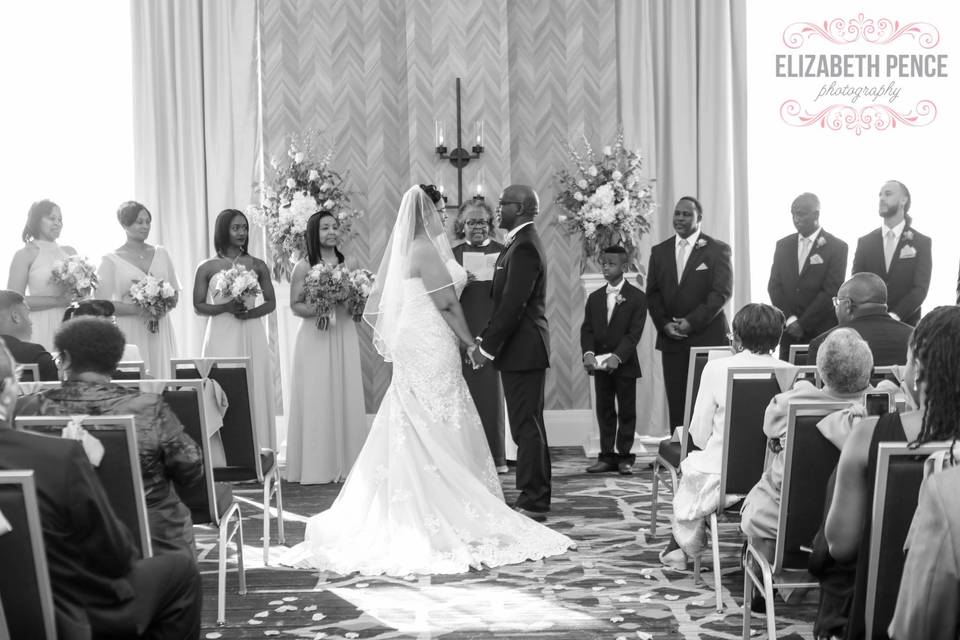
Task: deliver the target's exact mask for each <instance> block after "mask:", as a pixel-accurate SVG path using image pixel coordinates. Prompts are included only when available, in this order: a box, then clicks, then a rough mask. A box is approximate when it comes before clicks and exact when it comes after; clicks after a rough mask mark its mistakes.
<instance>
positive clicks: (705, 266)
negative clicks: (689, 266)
mask: <svg viewBox="0 0 960 640" xmlns="http://www.w3.org/2000/svg"><path fill="white" fill-rule="evenodd" d="M706 270H707V263H706V262H701V263H700V266H699V267H697V268H696V269H694V271H706Z"/></svg>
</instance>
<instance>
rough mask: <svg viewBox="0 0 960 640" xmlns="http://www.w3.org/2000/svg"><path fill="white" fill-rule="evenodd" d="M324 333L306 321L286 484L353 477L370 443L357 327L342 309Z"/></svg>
mask: <svg viewBox="0 0 960 640" xmlns="http://www.w3.org/2000/svg"><path fill="white" fill-rule="evenodd" d="M336 314H337V315H336V322H335V323H334V324H333V326H331V327H330V328H328V329H326V330H324V331H321V330H320V329H318V328H317V319H316V318H304V319H303V321H302V322H301V323H300V331H298V332H297V342H296V346H295V347H294V355H293V371H292V373H291V379H290V411H289V414H288V422H287V470H286V479H287V480H288V481H290V482H299V483H301V484H321V483H325V482H339V481H340V480H343V479H344V478H346V477H347V474H348V473H349V472H350V468H351V467H352V466H353V463H354V461H355V460H356V459H357V456H358V455H359V454H360V450H361V449H362V448H363V443H364V441H365V440H366V439H367V411H366V407H365V405H364V401H363V374H362V373H361V370H360V346H359V343H358V342H357V328H356V326H355V325H356V323H355V322H354V321H353V318H351V317H350V314H349V313H347V310H346V309H345V308H344V307H343V306H342V305H338V306H337V307H336Z"/></svg>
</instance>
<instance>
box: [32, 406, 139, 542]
mask: <svg viewBox="0 0 960 640" xmlns="http://www.w3.org/2000/svg"><path fill="white" fill-rule="evenodd" d="M71 422H72V418H70V417H69V416H18V417H17V418H16V428H17V429H21V430H23V431H30V432H32V433H35V434H38V435H40V436H43V437H53V438H59V437H60V433H61V432H62V431H63V429H64V427H66V426H67V425H69V424H70V423H71ZM81 426H82V427H83V428H84V429H86V430H87V431H88V432H89V433H90V435H92V436H93V437H95V438H96V439H97V440H99V441H100V444H102V445H103V448H104V453H103V460H101V461H100V465H99V466H97V467H96V469H95V470H96V473H97V477H98V478H99V479H100V484H101V485H103V488H104V491H106V494H107V499H108V500H109V501H110V506H111V507H113V510H114V513H116V514H117V517H118V518H119V519H120V521H121V522H123V524H125V525H126V526H127V528H128V529H129V530H130V533H132V534H133V537H134V540H136V541H137V545H138V547H139V549H140V557H142V558H149V557H151V556H152V555H153V545H152V543H151V541H150V524H149V519H148V517H147V500H146V496H145V495H144V491H143V475H142V474H141V472H140V455H139V453H138V447H137V432H136V428H135V427H134V424H133V416H131V415H123V416H87V417H85V418H84V419H83V422H82V424H81Z"/></svg>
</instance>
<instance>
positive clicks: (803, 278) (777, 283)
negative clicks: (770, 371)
mask: <svg viewBox="0 0 960 640" xmlns="http://www.w3.org/2000/svg"><path fill="white" fill-rule="evenodd" d="M798 245H799V235H798V234H796V233H792V234H790V235H789V236H787V237H785V238H782V239H780V240H779V241H778V242H777V249H776V251H775V252H774V254H773V266H772V267H771V268H770V282H769V283H768V284H767V292H768V293H769V294H770V302H772V303H773V306H775V307H777V308H778V309H780V311H782V312H783V315H784V317H786V318H789V317H790V316H796V317H797V323H798V324H799V325H800V327H801V328H802V329H803V335H801V336H800V337H799V338H794V337H793V336H791V335H789V334H788V333H786V332H784V334H783V338H782V339H781V340H780V358H781V359H782V360H786V359H787V355H788V354H789V351H790V345H791V344H809V343H810V341H811V340H812V339H814V338H815V337H817V336H818V335H820V334H821V333H823V332H824V331H826V330H827V329H830V328H831V327H834V326H836V324H837V314H836V313H835V312H834V309H833V297H834V296H835V295H837V290H838V289H839V288H840V285H841V284H843V280H844V276H845V275H846V273H847V253H848V249H847V243H846V242H844V241H843V240H840V239H839V238H837V237H836V236H834V235H832V234H829V233H827V232H826V231H824V230H823V229H821V230H820V233H819V234H818V235H817V239H816V241H814V244H813V246H812V247H810V252H809V253H808V254H807V259H806V260H805V261H804V264H803V269H802V270H801V269H800V265H799V264H798V262H797V253H798Z"/></svg>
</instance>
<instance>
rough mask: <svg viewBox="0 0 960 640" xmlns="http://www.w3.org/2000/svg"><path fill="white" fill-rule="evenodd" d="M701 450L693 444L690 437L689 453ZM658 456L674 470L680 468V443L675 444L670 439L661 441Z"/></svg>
mask: <svg viewBox="0 0 960 640" xmlns="http://www.w3.org/2000/svg"><path fill="white" fill-rule="evenodd" d="M699 450H700V449H699V448H698V447H697V445H695V444H693V440H692V439H690V437H689V436H688V437H687V452H688V453H689V452H690V451H699ZM657 455H658V456H660V457H661V458H663V459H664V460H665V461H666V462H667V463H668V464H669V465H670V466H671V467H673V468H674V469H676V468H679V467H680V443H679V442H674V441H673V440H671V439H670V438H665V439H663V440H661V441H660V446H659V447H657Z"/></svg>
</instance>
